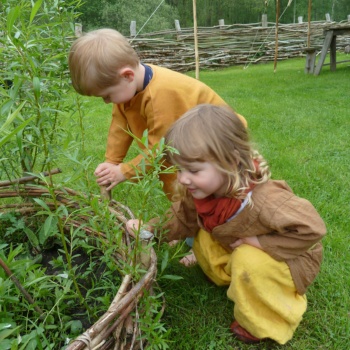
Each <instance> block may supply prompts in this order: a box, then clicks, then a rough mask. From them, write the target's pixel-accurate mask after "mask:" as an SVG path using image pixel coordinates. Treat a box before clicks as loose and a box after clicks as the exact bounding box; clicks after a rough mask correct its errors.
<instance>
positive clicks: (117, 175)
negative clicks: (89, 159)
mask: <svg viewBox="0 0 350 350" xmlns="http://www.w3.org/2000/svg"><path fill="white" fill-rule="evenodd" d="M94 175H95V176H96V177H97V180H96V181H97V183H98V184H99V185H100V186H106V190H107V191H109V190H111V189H112V188H113V187H114V186H116V185H118V184H119V183H120V182H123V181H125V180H126V177H125V176H124V174H123V173H122V172H121V170H120V165H116V164H112V163H107V162H105V163H101V164H100V165H99V166H98V167H97V168H96V170H95V172H94Z"/></svg>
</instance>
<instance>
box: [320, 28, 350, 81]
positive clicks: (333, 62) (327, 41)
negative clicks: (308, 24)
mask: <svg viewBox="0 0 350 350" xmlns="http://www.w3.org/2000/svg"><path fill="white" fill-rule="evenodd" d="M324 34H325V38H324V43H323V47H322V51H321V56H320V58H319V60H318V63H317V66H316V69H315V72H314V74H315V75H319V74H320V72H321V69H322V67H323V64H324V60H325V58H326V56H327V52H328V50H330V51H329V52H330V68H331V71H335V70H336V67H337V59H336V57H337V50H336V49H337V47H336V46H337V45H336V42H337V35H350V25H348V26H341V27H339V26H338V27H336V26H334V27H328V28H327V29H325V30H324ZM343 62H344V61H343ZM345 62H348V61H345Z"/></svg>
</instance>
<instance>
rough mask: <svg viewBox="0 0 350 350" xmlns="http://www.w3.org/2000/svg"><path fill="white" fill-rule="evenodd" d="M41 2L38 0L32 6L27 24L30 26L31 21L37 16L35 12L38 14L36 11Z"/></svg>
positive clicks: (41, 0)
mask: <svg viewBox="0 0 350 350" xmlns="http://www.w3.org/2000/svg"><path fill="white" fill-rule="evenodd" d="M42 2H43V0H38V1H37V2H36V3H35V4H34V6H33V8H32V13H31V14H30V19H29V24H32V22H33V19H34V17H35V15H36V14H37V12H38V10H39V8H40V6H41V4H42Z"/></svg>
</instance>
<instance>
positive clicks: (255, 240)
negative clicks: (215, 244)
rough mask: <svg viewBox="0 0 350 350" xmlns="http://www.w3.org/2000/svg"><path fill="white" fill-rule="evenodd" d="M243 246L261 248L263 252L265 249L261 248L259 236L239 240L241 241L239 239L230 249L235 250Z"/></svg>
mask: <svg viewBox="0 0 350 350" xmlns="http://www.w3.org/2000/svg"><path fill="white" fill-rule="evenodd" d="M242 244H249V245H251V246H253V247H255V248H259V249H261V250H263V248H262V246H261V244H260V242H259V239H258V237H257V236H252V237H243V238H239V239H237V241H235V242H234V243H232V244H230V247H231V248H232V249H235V248H237V247H239V246H240V245H242Z"/></svg>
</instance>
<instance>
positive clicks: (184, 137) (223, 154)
mask: <svg viewBox="0 0 350 350" xmlns="http://www.w3.org/2000/svg"><path fill="white" fill-rule="evenodd" d="M165 143H166V144H167V145H169V146H171V147H173V148H175V149H176V150H177V151H178V153H176V152H171V151H168V152H167V154H166V158H167V161H168V162H170V163H171V164H176V165H179V166H183V167H186V166H190V164H191V162H211V163H213V164H214V165H215V166H216V167H217V169H218V170H219V171H221V172H222V173H224V174H226V176H227V190H226V196H227V197H235V198H242V197H243V196H245V191H246V190H247V189H248V188H249V187H250V186H251V184H262V183H265V182H266V181H268V179H269V178H270V170H269V167H268V165H267V163H266V161H265V160H264V158H263V157H262V156H261V155H260V154H259V153H258V151H256V150H255V149H253V147H252V145H251V143H250V141H249V136H248V132H247V129H246V127H245V126H244V125H243V123H242V122H241V120H240V119H239V118H238V117H237V115H236V113H235V112H234V111H233V110H231V109H230V108H228V107H226V106H221V107H220V106H214V105H210V104H202V105H198V106H196V107H194V108H192V109H191V110H189V111H188V112H187V113H185V114H184V115H183V116H182V117H181V118H180V119H178V120H177V121H176V122H175V123H174V124H173V125H172V126H171V127H170V128H169V130H168V132H167V134H166V136H165ZM256 164H258V166H256Z"/></svg>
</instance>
